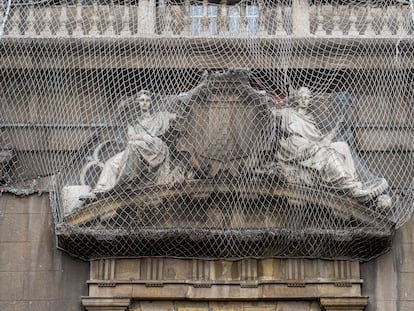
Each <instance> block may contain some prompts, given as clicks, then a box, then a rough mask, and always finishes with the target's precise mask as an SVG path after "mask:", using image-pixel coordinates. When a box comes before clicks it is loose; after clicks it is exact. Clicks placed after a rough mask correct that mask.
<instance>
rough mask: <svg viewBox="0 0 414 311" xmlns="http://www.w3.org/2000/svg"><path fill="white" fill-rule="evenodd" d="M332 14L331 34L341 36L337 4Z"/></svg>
mask: <svg viewBox="0 0 414 311" xmlns="http://www.w3.org/2000/svg"><path fill="white" fill-rule="evenodd" d="M332 15H333V16H332V23H333V28H332V36H342V30H341V28H340V23H341V18H340V17H339V10H338V6H337V5H335V6H334V8H333V12H332Z"/></svg>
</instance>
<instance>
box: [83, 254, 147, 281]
mask: <svg viewBox="0 0 414 311" xmlns="http://www.w3.org/2000/svg"><path fill="white" fill-rule="evenodd" d="M98 262H99V260H95V261H92V262H91V269H93V271H94V272H93V273H94V279H97V271H96V270H97V266H98ZM140 277H141V273H140V260H139V259H117V260H116V263H115V279H117V280H139V279H140ZM91 278H92V277H91ZM92 279H93V278H92Z"/></svg>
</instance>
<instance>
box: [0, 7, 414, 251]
mask: <svg viewBox="0 0 414 311" xmlns="http://www.w3.org/2000/svg"><path fill="white" fill-rule="evenodd" d="M1 17H2V18H1V21H2V23H1V25H0V49H1V53H0V71H1V74H0V78H1V84H0V96H1V99H0V100H1V106H0V130H1V132H0V147H1V150H0V173H1V174H0V177H1V178H0V179H1V182H0V184H2V185H3V188H10V189H11V188H15V189H20V188H21V189H22V188H32V190H36V189H38V188H39V187H40V184H42V183H41V182H40V181H43V182H44V181H45V180H46V181H48V182H49V184H50V193H51V206H52V209H53V213H54V216H55V224H56V233H57V237H58V244H59V247H60V248H62V249H64V250H66V251H68V252H70V253H72V254H74V255H76V256H80V257H82V258H96V257H103V256H106V257H107V256H175V257H202V258H223V257H226V258H240V257H276V256H280V257H284V256H300V257H328V258H354V259H368V258H371V257H373V256H376V255H378V254H380V253H382V252H384V251H385V250H386V249H387V248H388V247H389V246H390V241H391V238H392V234H393V232H394V230H395V228H398V227H399V226H401V225H402V224H403V223H404V222H406V221H407V220H408V218H409V217H410V216H411V212H412V210H413V207H414V205H413V199H414V174H413V171H414V166H413V159H414V155H413V144H414V135H413V134H414V129H413V126H414V121H413V120H414V104H413V99H414V96H413V95H414V94H413V92H414V82H413V81H414V80H413V76H414V71H413V64H414V50H413V48H412V46H413V43H414V40H413V31H414V3H413V1H411V0H410V1H403V0H401V1H309V2H308V1H306V0H292V1H270V0H263V1H259V0H257V1H241V2H237V1H233V2H230V1H229V2H227V3H226V2H223V1H222V2H219V1H211V2H208V1H203V2H197V1H188V0H184V1H179V0H176V1H169V0H159V1H155V0H139V1H138V0H137V1H128V0H125V1H101V0H81V1H68V2H66V1H38V2H27V1H23V0H22V1H16V0H4V1H3V2H2V6H1ZM46 177H47V179H46ZM42 185H44V183H43V184H42Z"/></svg>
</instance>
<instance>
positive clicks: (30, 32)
mask: <svg viewBox="0 0 414 311" xmlns="http://www.w3.org/2000/svg"><path fill="white" fill-rule="evenodd" d="M25 8H26V7H25ZM27 11H28V12H27V17H26V29H25V31H24V36H25V37H32V36H36V28H35V24H36V21H35V6H34V5H33V4H31V5H29V6H27Z"/></svg>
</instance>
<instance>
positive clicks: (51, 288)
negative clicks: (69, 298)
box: [23, 271, 62, 300]
mask: <svg viewBox="0 0 414 311" xmlns="http://www.w3.org/2000/svg"><path fill="white" fill-rule="evenodd" d="M61 278H62V273H61V272H60V271H59V272H56V271H38V272H26V273H24V286H23V291H24V299H25V300H39V299H43V300H48V299H50V297H62V294H61V289H62V287H61V286H56V284H59V283H60V282H59V281H60V279H61Z"/></svg>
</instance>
